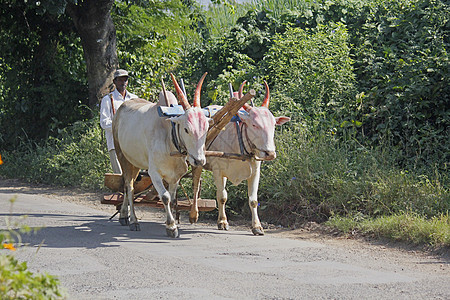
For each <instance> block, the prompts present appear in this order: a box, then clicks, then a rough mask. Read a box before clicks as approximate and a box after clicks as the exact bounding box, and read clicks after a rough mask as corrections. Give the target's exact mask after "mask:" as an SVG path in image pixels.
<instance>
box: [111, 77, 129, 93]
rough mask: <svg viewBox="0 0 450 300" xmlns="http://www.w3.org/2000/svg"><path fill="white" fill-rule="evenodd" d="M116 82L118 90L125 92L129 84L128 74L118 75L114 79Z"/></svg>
mask: <svg viewBox="0 0 450 300" xmlns="http://www.w3.org/2000/svg"><path fill="white" fill-rule="evenodd" d="M114 84H115V85H116V88H117V90H118V91H119V92H120V93H123V91H125V90H126V89H127V86H128V76H120V77H116V79H114Z"/></svg>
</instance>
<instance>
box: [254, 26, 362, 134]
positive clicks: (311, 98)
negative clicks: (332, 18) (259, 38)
mask: <svg viewBox="0 0 450 300" xmlns="http://www.w3.org/2000/svg"><path fill="white" fill-rule="evenodd" d="M347 40H348V35H347V30H346V29H345V26H344V25H342V24H332V23H331V24H329V25H327V26H325V25H319V26H317V27H316V28H314V29H306V30H304V29H301V28H287V30H286V31H285V32H283V34H277V35H276V36H275V37H274V38H273V41H274V42H273V45H272V46H271V48H270V49H269V51H268V52H267V53H266V55H265V57H264V73H263V74H264V76H265V77H266V78H268V80H269V82H270V83H271V86H272V88H273V89H275V90H277V92H278V93H281V94H282V95H283V96H285V97H288V98H291V99H292V100H293V101H294V102H295V103H297V104H298V106H299V107H301V109H302V111H303V114H302V116H303V117H304V118H307V119H308V121H313V122H312V124H311V125H315V124H314V122H324V121H325V122H326V121H328V123H329V122H330V121H332V120H333V119H334V118H339V119H343V118H344V119H345V118H346V115H345V114H346V113H348V111H350V110H351V109H353V108H354V105H352V104H354V103H351V102H355V101H352V100H353V97H351V96H352V95H354V94H355V89H354V87H353V86H354V83H355V82H354V74H353V68H352V60H351V59H350V47H349V45H348V42H347ZM349 102H350V103H349ZM326 125H328V126H329V125H330V124H326Z"/></svg>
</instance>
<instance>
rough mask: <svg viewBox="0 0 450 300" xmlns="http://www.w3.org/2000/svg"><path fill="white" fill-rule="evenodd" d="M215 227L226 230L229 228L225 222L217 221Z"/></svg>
mask: <svg viewBox="0 0 450 300" xmlns="http://www.w3.org/2000/svg"><path fill="white" fill-rule="evenodd" d="M217 228H219V230H228V229H230V226H229V225H228V224H226V223H219V224H217Z"/></svg>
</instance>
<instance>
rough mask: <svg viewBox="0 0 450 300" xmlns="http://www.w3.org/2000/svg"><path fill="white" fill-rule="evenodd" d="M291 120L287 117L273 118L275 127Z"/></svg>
mask: <svg viewBox="0 0 450 300" xmlns="http://www.w3.org/2000/svg"><path fill="white" fill-rule="evenodd" d="M290 120H291V118H289V117H276V118H275V124H276V125H283V124H284V123H287V122H289V121H290Z"/></svg>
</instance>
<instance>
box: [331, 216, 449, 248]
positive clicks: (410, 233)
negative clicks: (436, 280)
mask: <svg viewBox="0 0 450 300" xmlns="http://www.w3.org/2000/svg"><path fill="white" fill-rule="evenodd" d="M326 224H327V225H329V226H332V227H335V228H337V229H339V230H341V231H342V232H344V233H350V232H355V231H356V232H361V233H363V234H367V235H371V236H376V237H378V238H381V237H382V238H388V239H391V240H396V241H406V242H409V243H412V244H415V245H431V246H433V247H435V248H449V247H450V217H449V215H448V214H441V215H438V216H434V217H431V218H425V217H421V216H418V215H416V214H414V213H397V214H394V215H391V216H380V217H377V218H373V219H370V218H363V219H361V218H359V217H353V218H352V217H340V216H336V217H333V218H331V219H330V220H329V221H328V222H327V223H326Z"/></svg>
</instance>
